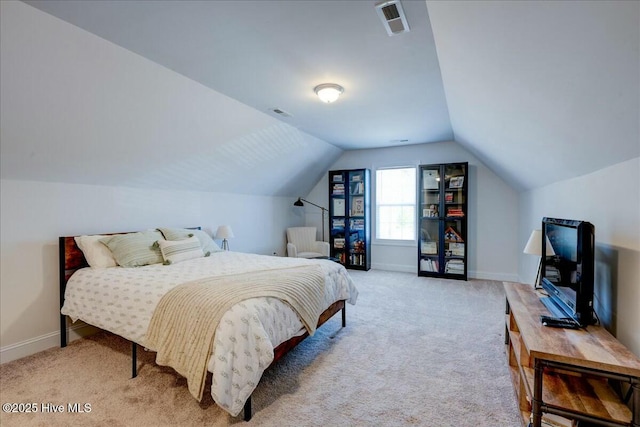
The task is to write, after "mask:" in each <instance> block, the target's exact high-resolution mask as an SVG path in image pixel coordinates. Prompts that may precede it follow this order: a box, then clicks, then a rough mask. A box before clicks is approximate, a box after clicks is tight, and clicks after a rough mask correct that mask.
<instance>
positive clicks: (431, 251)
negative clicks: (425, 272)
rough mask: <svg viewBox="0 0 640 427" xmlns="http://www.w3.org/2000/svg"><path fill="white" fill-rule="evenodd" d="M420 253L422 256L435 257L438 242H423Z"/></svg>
mask: <svg viewBox="0 0 640 427" xmlns="http://www.w3.org/2000/svg"><path fill="white" fill-rule="evenodd" d="M420 253H422V255H437V254H438V242H435V241H432V242H427V241H424V240H423V241H422V242H421V244H420Z"/></svg>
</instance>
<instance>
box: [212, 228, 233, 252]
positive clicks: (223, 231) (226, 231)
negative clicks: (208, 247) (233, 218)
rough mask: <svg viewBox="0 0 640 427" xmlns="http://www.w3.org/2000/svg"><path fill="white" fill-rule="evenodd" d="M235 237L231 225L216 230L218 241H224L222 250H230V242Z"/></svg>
mask: <svg viewBox="0 0 640 427" xmlns="http://www.w3.org/2000/svg"><path fill="white" fill-rule="evenodd" d="M232 237H234V236H233V230H231V226H229V225H221V226H219V227H218V230H216V239H222V249H223V250H225V251H228V250H229V241H228V240H227V239H230V238H232Z"/></svg>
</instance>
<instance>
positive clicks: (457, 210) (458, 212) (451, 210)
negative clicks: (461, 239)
mask: <svg viewBox="0 0 640 427" xmlns="http://www.w3.org/2000/svg"><path fill="white" fill-rule="evenodd" d="M447 216H457V217H461V216H464V211H463V210H462V208H461V207H453V206H452V207H448V208H447Z"/></svg>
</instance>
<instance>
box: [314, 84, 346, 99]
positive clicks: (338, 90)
mask: <svg viewBox="0 0 640 427" xmlns="http://www.w3.org/2000/svg"><path fill="white" fill-rule="evenodd" d="M313 91H314V92H315V93H316V95H318V98H320V100H321V101H322V102H326V103H327V104H330V103H332V102H334V101H335V100H337V99H338V97H339V96H340V95H341V94H342V92H344V88H343V87H342V86H340V85H337V84H335V83H324V84H321V85H318V86H316V87H315V88H313Z"/></svg>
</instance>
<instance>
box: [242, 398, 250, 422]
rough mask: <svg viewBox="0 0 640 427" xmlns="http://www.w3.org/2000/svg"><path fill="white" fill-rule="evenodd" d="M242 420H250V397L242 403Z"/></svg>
mask: <svg viewBox="0 0 640 427" xmlns="http://www.w3.org/2000/svg"><path fill="white" fill-rule="evenodd" d="M244 420H245V421H250V420H251V396H249V398H248V399H247V401H246V402H244Z"/></svg>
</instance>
